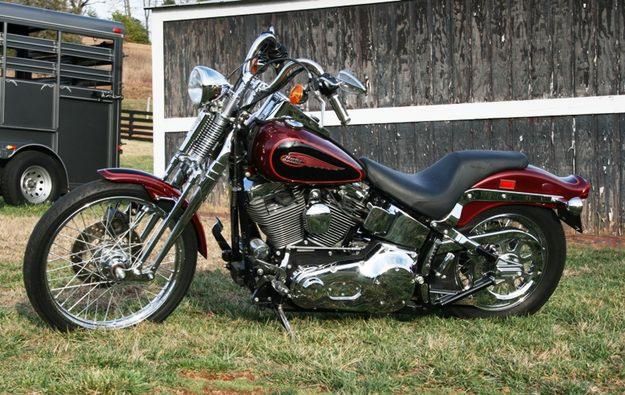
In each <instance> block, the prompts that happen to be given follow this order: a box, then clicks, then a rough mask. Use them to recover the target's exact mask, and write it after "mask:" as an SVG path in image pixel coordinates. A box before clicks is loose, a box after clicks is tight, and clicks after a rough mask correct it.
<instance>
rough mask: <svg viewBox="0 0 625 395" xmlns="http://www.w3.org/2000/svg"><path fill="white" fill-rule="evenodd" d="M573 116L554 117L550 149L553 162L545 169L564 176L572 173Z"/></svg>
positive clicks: (573, 152) (573, 162)
mask: <svg viewBox="0 0 625 395" xmlns="http://www.w3.org/2000/svg"><path fill="white" fill-rule="evenodd" d="M573 123H574V118H573V117H554V118H553V129H552V138H551V140H552V149H553V158H554V164H553V167H552V168H549V169H547V170H549V171H551V172H553V173H555V174H556V175H560V176H566V175H569V174H573V173H574V165H575V150H574V149H575V147H574V146H573V139H574V127H573Z"/></svg>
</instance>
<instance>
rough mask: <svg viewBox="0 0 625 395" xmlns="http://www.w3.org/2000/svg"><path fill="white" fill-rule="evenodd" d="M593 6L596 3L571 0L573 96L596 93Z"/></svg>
mask: <svg viewBox="0 0 625 395" xmlns="http://www.w3.org/2000/svg"><path fill="white" fill-rule="evenodd" d="M593 7H596V3H593V2H586V1H584V2H581V1H573V35H574V42H575V69H574V70H575V71H574V77H575V78H574V81H575V92H574V93H575V96H592V95H594V94H595V93H596V79H595V55H596V45H595V36H594V35H595V29H594V26H593V17H592V8H593Z"/></svg>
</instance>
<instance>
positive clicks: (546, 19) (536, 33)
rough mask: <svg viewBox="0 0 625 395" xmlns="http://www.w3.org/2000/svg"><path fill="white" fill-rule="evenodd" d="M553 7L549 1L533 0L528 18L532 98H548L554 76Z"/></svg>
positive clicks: (530, 95) (530, 93)
mask: <svg viewBox="0 0 625 395" xmlns="http://www.w3.org/2000/svg"><path fill="white" fill-rule="evenodd" d="M551 12H552V7H551V3H550V2H548V1H540V0H532V1H531V2H530V16H529V20H528V27H529V44H530V62H529V63H530V67H529V84H530V90H529V91H530V92H529V97H530V98H548V97H549V96H550V95H551V83H552V78H553V38H552V36H551V28H552V26H551V23H552V17H551Z"/></svg>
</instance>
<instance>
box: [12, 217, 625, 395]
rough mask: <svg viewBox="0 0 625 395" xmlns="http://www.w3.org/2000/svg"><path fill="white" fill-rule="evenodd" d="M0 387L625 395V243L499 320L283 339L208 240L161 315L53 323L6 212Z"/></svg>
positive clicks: (390, 319)
mask: <svg viewBox="0 0 625 395" xmlns="http://www.w3.org/2000/svg"><path fill="white" fill-rule="evenodd" d="M0 212H1V213H0V221H2V227H3V232H2V237H0V392H52V393H57V392H64V393H85V392H93V393H97V392H135V393H136V392H145V391H148V392H154V391H159V392H184V391H191V392H209V393H210V392H215V393H230V392H348V393H353V392H367V391H370V392H414V391H419V392H423V391H428V392H464V391H468V392H480V393H481V392H512V393H518V392H561V393H562V392H567V393H569V392H577V393H585V392H589V391H590V392H621V391H623V389H624V388H625V365H624V358H625V319H624V318H623V317H625V299H624V298H623V288H622V284H623V278H625V253H624V252H623V251H614V250H584V249H579V248H577V249H574V250H572V251H570V253H569V260H568V267H567V269H566V273H565V276H564V278H563V280H562V283H561V285H560V287H559V288H558V290H557V291H556V293H555V295H554V296H553V298H552V300H551V301H550V302H549V303H548V304H547V306H546V307H545V308H544V309H543V310H542V311H541V312H540V313H538V314H537V315H535V316H532V317H526V318H514V319H504V320H472V321H465V320H458V319H453V318H443V317H439V316H437V315H434V314H429V315H422V316H417V317H394V316H383V317H365V316H357V315H328V314H317V315H303V314H291V315H290V316H291V318H292V321H291V322H292V324H293V326H294V328H295V330H296V333H297V339H296V340H295V341H291V340H290V339H289V338H288V337H287V336H286V335H285V334H284V332H283V331H282V329H281V327H280V326H279V324H278V322H277V321H276V320H275V319H274V317H273V314H271V313H270V312H267V311H261V310H258V309H256V308H255V307H253V306H251V304H250V303H249V295H248V293H247V292H246V291H244V290H243V289H240V288H238V287H237V286H235V285H234V284H233V283H232V282H231V280H230V278H229V276H228V274H227V273H225V272H224V271H223V270H222V269H220V267H221V262H220V261H219V259H218V254H217V253H216V247H215V246H214V245H213V244H210V246H211V247H212V254H211V256H210V258H209V259H208V260H201V261H200V262H199V267H198V273H197V274H196V278H195V280H194V283H193V285H192V287H191V291H190V293H189V295H188V297H187V298H186V299H185V300H184V301H183V303H182V305H181V306H180V308H179V309H178V310H177V311H176V312H175V313H174V314H173V315H172V316H171V317H170V318H169V319H168V320H167V321H166V322H165V323H164V324H152V323H145V324H142V325H140V326H138V327H136V328H132V329H126V330H121V331H115V332H105V331H100V332H88V331H77V332H74V333H69V334H67V333H59V332H55V331H52V330H50V329H49V328H47V327H46V326H45V325H44V324H43V323H42V322H41V321H40V320H39V319H38V317H37V316H36V315H35V313H34V312H33V310H32V309H31V307H30V304H29V303H28V301H27V299H26V296H25V293H24V290H23V286H22V274H21V263H20V260H21V257H22V254H23V250H24V246H25V243H26V239H27V237H28V235H29V233H30V229H31V228H32V226H33V225H34V223H35V222H36V220H37V215H35V214H37V212H30V211H28V210H26V211H22V212H20V211H11V212H9V213H6V212H5V211H4V210H1V211H0Z"/></svg>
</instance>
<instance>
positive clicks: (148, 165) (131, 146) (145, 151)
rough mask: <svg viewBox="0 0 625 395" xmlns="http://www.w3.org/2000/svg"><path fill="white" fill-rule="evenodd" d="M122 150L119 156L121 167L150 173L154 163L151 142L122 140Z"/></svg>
mask: <svg viewBox="0 0 625 395" xmlns="http://www.w3.org/2000/svg"><path fill="white" fill-rule="evenodd" d="M122 151H123V153H122V154H121V155H120V157H119V159H120V166H121V167H127V168H130V169H138V170H143V171H147V172H148V173H152V169H153V163H154V159H153V154H152V143H147V142H142V141H133V140H124V141H123V142H122Z"/></svg>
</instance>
